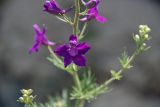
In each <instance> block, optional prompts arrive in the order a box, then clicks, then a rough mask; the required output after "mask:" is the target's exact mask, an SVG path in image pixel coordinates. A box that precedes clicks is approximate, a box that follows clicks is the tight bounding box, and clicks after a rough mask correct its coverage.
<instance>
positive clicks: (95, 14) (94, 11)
mask: <svg viewBox="0 0 160 107" xmlns="http://www.w3.org/2000/svg"><path fill="white" fill-rule="evenodd" d="M92 2H93V3H94V2H95V5H94V6H92V8H89V9H88V11H87V13H86V15H85V17H84V18H82V19H80V21H83V22H86V21H90V20H92V19H96V20H97V21H98V22H100V23H105V22H106V21H107V19H106V18H105V17H103V16H101V15H99V11H98V5H99V0H90V1H89V2H88V3H86V4H85V5H86V6H87V7H88V6H90V3H92Z"/></svg>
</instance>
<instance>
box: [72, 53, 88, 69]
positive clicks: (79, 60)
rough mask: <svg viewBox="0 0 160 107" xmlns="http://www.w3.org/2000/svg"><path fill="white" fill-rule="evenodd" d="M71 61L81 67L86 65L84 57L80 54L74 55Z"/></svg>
mask: <svg viewBox="0 0 160 107" xmlns="http://www.w3.org/2000/svg"><path fill="white" fill-rule="evenodd" d="M73 62H74V63H75V64H76V65H78V66H81V67H84V66H86V59H85V57H84V56H82V55H77V56H76V57H74V58H73Z"/></svg>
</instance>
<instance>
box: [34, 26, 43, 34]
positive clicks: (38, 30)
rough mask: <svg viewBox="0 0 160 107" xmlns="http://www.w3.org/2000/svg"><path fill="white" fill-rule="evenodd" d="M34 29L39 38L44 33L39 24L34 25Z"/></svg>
mask: <svg viewBox="0 0 160 107" xmlns="http://www.w3.org/2000/svg"><path fill="white" fill-rule="evenodd" d="M33 28H34V31H35V32H36V34H37V36H39V35H41V34H42V31H41V29H40V28H39V26H38V25H37V24H34V25H33Z"/></svg>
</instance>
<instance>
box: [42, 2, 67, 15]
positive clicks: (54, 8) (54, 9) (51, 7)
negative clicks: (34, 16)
mask: <svg viewBox="0 0 160 107" xmlns="http://www.w3.org/2000/svg"><path fill="white" fill-rule="evenodd" d="M43 7H44V11H46V12H48V13H51V14H55V15H60V14H64V11H63V10H62V9H61V8H60V7H59V5H58V3H57V2H56V0H50V1H48V0H47V1H46V2H45V4H44V6H43Z"/></svg>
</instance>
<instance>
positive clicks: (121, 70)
mask: <svg viewBox="0 0 160 107" xmlns="http://www.w3.org/2000/svg"><path fill="white" fill-rule="evenodd" d="M137 55H138V54H137V50H136V51H135V52H134V53H133V55H132V56H131V57H130V59H129V61H128V64H130V63H132V61H133V60H134V59H135V57H136V56H137ZM124 71H126V69H125V68H121V69H120V70H119V71H118V74H119V75H121V74H122V73H123V72H124ZM114 80H115V79H114V77H111V78H110V79H109V80H107V81H106V82H105V83H104V84H102V85H101V86H100V87H99V88H98V89H102V88H105V87H107V86H108V85H110V84H111V83H112V82H113V81H114Z"/></svg>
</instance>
